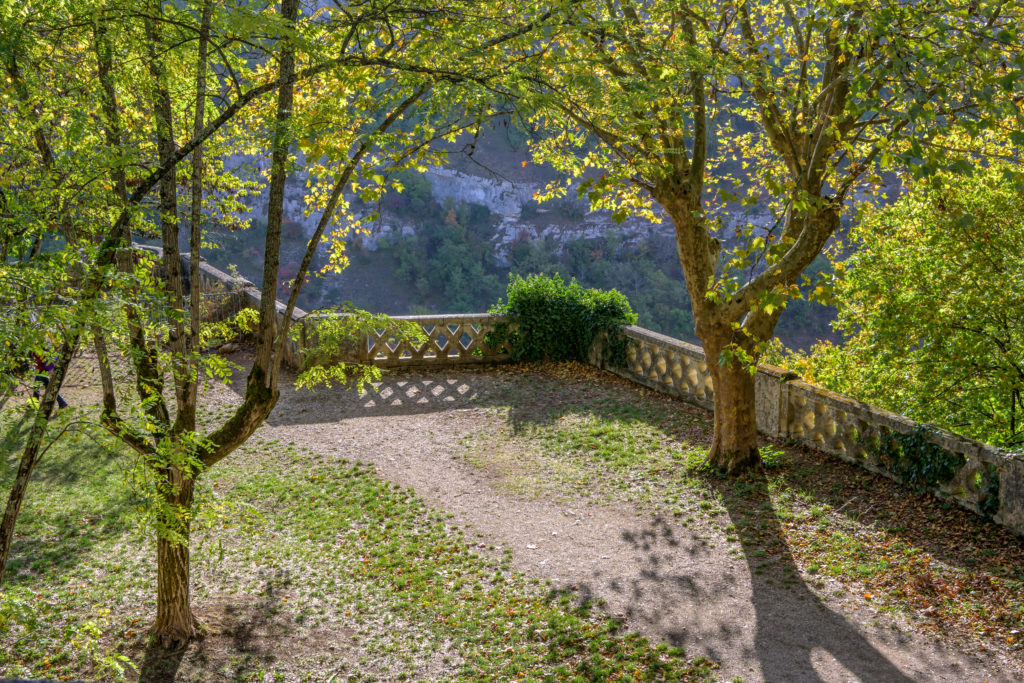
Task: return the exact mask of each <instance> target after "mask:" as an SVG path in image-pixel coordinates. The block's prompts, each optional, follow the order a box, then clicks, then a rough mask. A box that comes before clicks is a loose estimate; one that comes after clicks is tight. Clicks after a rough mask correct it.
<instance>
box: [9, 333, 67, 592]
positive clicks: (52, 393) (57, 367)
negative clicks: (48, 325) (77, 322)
mask: <svg viewBox="0 0 1024 683" xmlns="http://www.w3.org/2000/svg"><path fill="white" fill-rule="evenodd" d="M77 348H78V337H73V338H72V339H71V340H69V341H67V342H65V343H64V344H63V345H62V346H61V349H60V353H59V354H58V356H57V358H56V360H55V361H54V363H53V371H52V372H51V373H50V381H49V383H48V384H47V385H46V390H45V391H44V392H43V398H42V399H41V400H40V402H39V408H37V409H36V413H35V418H34V420H33V423H32V429H31V430H30V431H29V434H28V438H27V439H26V441H25V449H24V450H23V451H22V454H21V462H19V463H18V474H17V475H15V477H14V484H12V485H11V493H10V495H9V496H8V497H7V508H6V509H5V510H4V519H3V522H0V581H3V578H4V570H6V569H7V559H8V557H9V555H10V552H11V544H12V543H13V542H14V525H15V524H16V523H17V521H18V513H19V512H20V511H21V505H22V502H23V501H24V500H25V492H26V491H27V490H28V481H29V478H30V477H31V476H32V470H34V469H35V466H36V464H37V463H38V462H39V458H40V456H41V455H42V453H43V452H44V449H43V448H42V446H43V439H44V438H45V437H46V425H47V423H48V422H49V419H50V414H51V413H52V412H53V406H54V404H56V403H57V394H58V393H59V392H60V387H61V385H62V384H63V383H64V376H65V375H66V374H67V370H68V366H69V365H70V364H71V359H72V357H74V355H75V349H77Z"/></svg>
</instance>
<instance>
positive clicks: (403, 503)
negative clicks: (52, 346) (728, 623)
mask: <svg viewBox="0 0 1024 683" xmlns="http://www.w3.org/2000/svg"><path fill="white" fill-rule="evenodd" d="M129 457H131V456H129V455H127V454H125V453H123V452H110V451H107V450H103V449H100V450H99V451H97V450H89V449H88V447H87V446H86V445H85V444H84V443H71V442H67V443H61V442H59V443H58V444H57V445H56V446H55V447H54V448H53V449H51V451H50V452H49V453H48V454H47V458H46V460H45V461H44V464H43V465H42V466H41V468H40V470H39V474H38V478H37V479H35V480H34V481H33V486H32V488H31V489H30V491H29V499H28V500H29V503H28V504H27V505H26V506H25V509H24V510H23V512H22V517H21V519H20V520H19V536H18V540H17V543H16V544H15V547H14V549H13V551H12V555H13V557H14V558H15V562H14V563H13V564H12V573H11V575H10V576H11V581H10V583H9V584H8V585H7V586H5V588H4V589H3V592H2V593H0V672H3V674H4V675H12V676H24V677H43V676H46V677H83V678H86V679H89V680H115V679H118V678H120V677H122V676H124V675H130V673H131V667H132V664H131V662H130V661H129V658H130V659H131V660H133V661H134V663H135V664H134V665H135V666H138V667H141V666H142V659H143V656H144V653H145V651H146V637H145V635H144V626H145V625H146V624H147V623H149V622H150V620H151V619H152V618H153V608H152V604H153V597H154V596H153V593H154V590H155V588H154V585H155V581H154V578H155V577H154V568H153V566H152V555H153V553H152V552H151V545H152V542H151V541H150V540H149V539H148V536H147V535H146V534H145V533H140V532H139V531H138V530H137V528H136V526H135V525H134V523H133V521H132V519H131V516H130V515H129V509H130V507H131V504H132V502H133V501H132V499H131V494H130V489H129V488H127V487H126V486H125V485H124V482H123V477H122V476H121V471H122V470H123V469H124V468H125V465H126V462H127V459H128V458H129ZM67 473H73V476H68V475H67ZM205 481H206V484H205V485H204V488H203V496H204V497H205V499H206V500H205V503H206V504H207V505H208V506H209V507H212V508H215V509H220V510H222V511H223V514H221V516H219V517H215V518H213V521H212V522H210V523H209V525H208V526H207V527H205V528H203V529H199V530H197V532H196V533H195V535H194V544H193V591H194V605H195V607H196V609H197V613H198V614H199V615H200V616H201V617H202V618H204V620H206V621H207V622H208V625H209V626H210V631H211V632H210V635H209V636H208V637H207V639H206V641H204V642H202V643H199V644H197V645H194V646H192V647H191V648H189V650H188V651H187V652H186V653H185V654H184V655H183V657H182V660H181V662H180V668H179V671H178V676H179V678H180V679H181V680H209V679H210V678H211V677H226V678H230V679H232V680H265V679H266V678H267V677H271V678H272V679H273V680H327V679H328V678H330V677H331V676H332V675H334V676H335V677H336V678H335V680H403V679H405V680H421V679H422V678H424V677H425V676H426V675H427V672H428V671H429V672H430V673H429V676H430V677H432V678H440V679H443V680H472V681H480V680H553V681H554V680H587V681H605V680H613V679H622V680H650V681H696V680H704V679H705V678H706V676H707V675H708V671H709V666H708V665H707V664H705V663H702V662H701V661H693V662H691V661H688V660H687V659H686V658H685V657H684V655H683V653H682V652H681V651H679V650H677V649H674V648H668V647H664V646H657V647H655V646H652V645H651V644H649V643H648V642H647V641H646V640H645V639H644V638H642V637H640V636H637V635H635V634H622V633H620V632H619V625H618V623H617V622H614V621H610V620H608V619H606V618H603V617H601V616H599V615H598V614H595V613H593V612H592V611H591V608H590V606H589V605H588V604H583V605H580V604H578V603H579V600H578V599H577V598H576V596H575V595H574V594H573V593H572V592H571V591H569V592H553V591H550V590H545V589H544V588H543V587H541V586H537V585H534V584H532V583H530V581H529V580H528V579H526V578H525V577H523V576H522V575H520V574H518V573H515V572H513V571H512V570H511V569H510V557H509V555H508V554H507V553H506V554H505V555H503V556H500V557H492V556H481V555H478V554H476V553H474V552H473V551H472V550H471V549H470V548H471V544H470V543H468V542H467V540H466V539H465V538H463V535H462V533H461V531H460V530H459V529H457V528H453V527H452V526H450V525H449V524H448V523H447V522H446V520H447V515H445V514H443V513H441V512H439V511H436V510H431V509H429V508H427V507H426V506H425V505H424V503H423V502H422V501H421V500H420V499H419V498H417V497H416V496H415V495H414V494H413V493H412V492H411V491H409V490H405V489H401V488H399V487H396V486H394V485H392V484H389V483H388V482H385V481H383V480H381V479H380V478H379V477H378V476H377V475H376V473H375V472H374V470H373V469H372V468H370V467H368V466H364V465H360V464H358V463H356V464H352V463H345V462H338V461H331V460H327V459H324V458H319V457H317V456H316V455H315V454H310V453H305V452H302V451H299V450H297V449H295V448H284V447H282V444H279V443H274V442H260V441H259V440H258V439H254V440H253V441H251V442H250V444H248V445H247V446H246V447H244V448H243V449H241V450H240V451H239V452H237V453H236V454H235V455H233V456H232V457H231V458H229V459H228V460H226V461H224V462H223V463H221V465H218V467H216V468H214V469H213V470H211V471H210V472H209V473H208V475H207V477H206V478H205ZM8 482H9V478H8V477H5V478H4V479H3V480H2V482H0V483H2V484H4V485H6V484H7V483H8ZM50 542H57V543H61V544H63V545H62V546H61V553H62V554H63V556H64V557H63V558H58V557H56V556H55V555H54V554H53V553H51V552H50V551H49V550H48V546H47V544H48V543H50ZM118 667H120V668H118Z"/></svg>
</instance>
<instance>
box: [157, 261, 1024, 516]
mask: <svg viewBox="0 0 1024 683" xmlns="http://www.w3.org/2000/svg"><path fill="white" fill-rule="evenodd" d="M157 251H158V250H157ZM183 261H184V263H183V265H184V266H186V268H187V259H184V258H183ZM198 284H199V287H198V288H196V289H197V290H198V291H199V293H200V294H201V295H203V296H206V297H210V298H213V299H216V300H218V301H220V305H219V306H218V307H216V309H215V313H214V315H213V316H212V317H215V318H223V317H226V316H228V315H231V314H234V313H236V312H237V311H239V310H241V309H243V308H249V307H252V308H256V307H258V306H259V301H260V293H259V290H258V289H257V288H256V287H255V286H253V285H252V283H250V282H248V281H246V280H243V279H240V278H232V277H230V276H229V275H227V274H226V273H223V272H222V271H220V270H217V269H216V268H213V267H212V266H210V265H209V264H207V263H205V262H204V263H201V264H200V281H199V283H198ZM277 309H278V315H279V316H283V313H284V304H282V303H281V302H277ZM322 317H323V314H312V315H307V314H306V313H305V312H304V311H301V310H295V311H294V313H293V321H292V327H293V328H294V329H296V330H298V335H297V336H298V339H297V340H289V342H288V345H287V348H286V352H285V358H284V361H285V362H286V363H287V364H288V365H290V366H292V367H295V368H298V367H301V364H302V359H303V357H304V356H305V355H306V354H308V353H309V352H311V351H312V350H313V349H315V347H316V325H317V322H318V320H320V319H321V318H322ZM396 320H404V321H410V322H415V323H417V324H419V325H420V327H421V328H422V329H423V332H424V334H426V337H427V340H426V342H425V343H423V344H419V345H415V346H414V345H412V344H409V343H406V342H396V341H395V340H394V339H393V338H391V335H390V333H389V332H388V331H387V330H383V329H381V330H375V331H374V332H373V333H371V334H369V335H367V338H366V340H365V341H357V342H356V343H354V344H353V345H352V346H351V347H350V350H349V353H346V354H345V356H344V358H340V359H339V360H346V361H352V362H371V363H374V364H376V365H379V366H384V367H392V368H395V367H409V368H412V367H430V366H433V367H438V366H452V365H466V364H475V363H478V364H485V363H501V362H507V361H509V360H511V357H512V356H511V351H512V350H511V349H510V348H508V347H507V346H506V345H502V346H501V347H500V348H492V347H491V346H490V345H489V344H488V343H487V334H488V332H491V331H492V330H494V329H495V327H496V326H497V325H498V324H500V323H509V321H508V320H506V319H505V318H502V317H500V316H495V315H489V314H469V315H427V316H402V317H397V318H396ZM282 321H283V317H279V320H278V323H279V324H280V323H281V322H282ZM512 324H514V323H512ZM624 333H625V335H626V338H627V342H628V343H627V350H626V365H625V367H614V366H611V365H609V363H608V362H607V361H606V359H605V358H604V357H603V354H602V352H601V350H600V349H599V348H596V347H595V349H594V351H593V352H592V354H591V358H590V362H591V364H593V365H596V366H598V367H602V368H604V369H606V370H608V371H610V372H613V373H615V374H617V375H620V376H622V377H624V378H626V379H629V380H631V381H633V382H636V383H638V384H642V385H644V386H646V387H649V388H651V389H654V390H656V391H659V392H663V393H666V394H669V395H672V396H675V397H677V398H680V399H682V400H685V401H687V402H690V403H695V404H697V405H699V406H702V407H704V408H709V409H710V408H712V407H713V400H714V383H713V381H712V378H711V373H710V372H709V370H708V365H707V360H706V359H705V357H704V351H703V350H702V349H700V348H699V347H697V346H694V345H692V344H688V343H686V342H683V341H680V340H678V339H674V338H672V337H668V336H665V335H663V334H658V333H656V332H652V331H650V330H646V329H643V328H641V327H636V326H629V327H626V328H624ZM755 385H756V392H755V396H756V405H755V408H756V413H757V426H758V430H759V431H760V432H761V433H763V434H765V435H768V436H771V437H775V438H780V439H786V440H790V441H793V442H796V443H801V444H805V445H807V446H810V447H812V448H815V449H818V450H821V451H824V452H826V453H830V454H832V455H835V456H837V457H839V458H842V459H843V460H846V461H848V462H851V463H855V464H857V465H860V466H861V467H864V468H866V469H868V470H870V471H872V472H876V473H878V474H881V475H883V476H886V477H889V478H891V479H894V480H897V481H899V480H900V479H899V477H898V476H897V475H896V474H894V473H893V471H892V470H891V469H890V468H889V467H887V463H885V462H883V461H882V458H881V457H880V455H879V454H880V451H881V449H880V448H879V446H880V445H882V444H884V443H886V442H887V441H888V440H889V439H890V438H891V436H892V435H894V434H911V433H913V432H915V431H916V430H918V428H919V427H920V425H919V424H918V423H917V422H915V421H913V420H911V419H909V418H906V417H903V416H901V415H896V414H894V413H891V412H889V411H886V410H882V409H880V408H876V407H874V406H870V405H868V404H866V403H862V402H860V401H856V400H854V399H851V398H848V397H846V396H840V395H838V394H835V393H832V392H830V391H827V390H825V389H822V388H821V387H816V386H813V385H811V384H808V383H806V382H803V381H800V380H799V379H796V376H795V375H793V374H791V373H787V372H785V371H784V370H782V369H781V368H777V367H774V366H770V365H761V366H759V367H758V371H757V375H756V377H755ZM921 434H922V436H923V437H924V438H925V439H926V440H927V441H928V442H929V443H932V444H935V445H936V446H939V447H941V448H942V449H945V451H947V452H948V453H951V454H953V455H955V456H957V457H958V458H961V459H962V462H963V463H964V464H963V465H962V466H961V467H959V468H958V470H957V472H956V474H955V475H954V476H953V478H952V479H951V480H950V481H949V482H948V483H946V484H945V485H942V486H939V487H936V488H934V489H933V490H932V491H933V493H935V494H936V495H939V496H942V497H945V498H949V499H952V500H954V501H956V502H957V503H958V504H959V505H961V506H963V507H965V508H967V509H969V510H973V511H975V512H978V513H983V511H988V512H989V513H993V514H992V518H993V519H994V520H995V521H996V522H997V523H999V524H1002V525H1003V526H1005V527H1007V528H1009V529H1010V530H1012V531H1014V532H1015V533H1017V534H1018V535H1022V536H1024V457H1022V456H1021V455H1019V454H1014V453H1008V452H1006V451H1003V450H1001V449H999V448H996V447H994V446H989V445H987V444H983V443H980V442H978V441H973V440H971V439H967V438H964V437H961V436H958V435H956V434H953V433H951V432H947V431H944V430H940V429H932V428H929V429H928V430H926V431H924V432H921ZM995 482H998V485H997V486H993V484H995ZM996 488H997V489H998V493H995V489H996ZM994 495H997V496H998V505H995V502H996V501H994V500H992V498H991V496H994Z"/></svg>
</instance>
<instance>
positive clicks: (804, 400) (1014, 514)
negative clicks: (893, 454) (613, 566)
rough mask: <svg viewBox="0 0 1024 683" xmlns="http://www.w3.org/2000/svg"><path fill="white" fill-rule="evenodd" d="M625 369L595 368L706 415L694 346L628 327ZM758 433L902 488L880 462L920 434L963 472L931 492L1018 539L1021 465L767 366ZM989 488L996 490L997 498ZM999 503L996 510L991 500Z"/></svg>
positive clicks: (702, 362)
mask: <svg viewBox="0 0 1024 683" xmlns="http://www.w3.org/2000/svg"><path fill="white" fill-rule="evenodd" d="M625 334H626V337H627V339H628V347H627V352H626V367H624V368H616V367H608V366H607V365H606V364H604V363H603V362H601V361H600V360H599V359H595V364H596V365H600V366H602V367H605V369H607V370H609V371H610V372H613V373H615V374H617V375H620V376H622V377H625V378H627V379H629V380H632V381H634V382H636V383H638V384H642V385H644V386H646V387H650V388H652V389H654V390H656V391H660V392H663V393H666V394H670V395H672V396H676V397H678V398H681V399H683V400H685V401H688V402H690V403H695V404H697V405H699V406H703V407H705V408H712V406H713V399H714V386H713V382H712V379H711V374H710V372H709V371H708V366H707V362H706V359H705V357H704V351H703V350H702V349H701V348H700V347H697V346H694V345H693V344H687V343H686V342H683V341H680V340H678V339H673V338H672V337H667V336H665V335H662V334H657V333H655V332H651V331H650V330H645V329H643V328H641V327H636V326H629V327H627V328H626V329H625ZM755 383H756V412H757V428H758V431H760V432H761V433H762V434H766V435H768V436H772V437H776V438H780V439H787V440H791V441H794V442H797V443H801V444H804V445H807V446H810V447H811V448H815V449H818V450H820V451H824V452H826V453H830V454H832V455H835V456H836V457H839V458H842V459H843V460H846V461H847V462H851V463H854V464H857V465H860V466H861V467H864V468H865V469H868V470H871V471H872V472H876V473H878V474H881V475H883V476H886V477H889V478H890V479H894V480H897V481H900V477H898V476H897V475H896V474H894V473H893V472H892V471H891V469H890V468H889V463H887V462H885V459H884V457H882V456H881V455H880V446H881V445H882V444H884V443H886V442H887V441H888V440H890V439H891V438H892V436H893V435H895V434H914V433H917V434H920V435H921V436H922V437H923V438H924V439H925V440H926V441H927V442H928V443H931V444H934V445H936V446H938V447H940V448H941V449H943V450H945V451H946V452H948V453H949V454H952V455H953V456H955V457H956V458H958V459H959V460H962V462H963V464H962V465H961V466H960V467H959V468H958V469H957V471H956V474H955V475H954V476H953V478H952V479H951V480H950V481H949V482H948V483H946V484H944V485H942V486H937V487H934V488H933V489H932V492H933V493H935V494H936V495H939V496H941V497H944V498H950V499H952V500H954V501H956V503H957V504H959V505H961V506H962V507H965V508H967V509H969V510H972V511H974V512H977V513H979V514H981V513H982V512H983V510H987V511H989V512H992V513H993V515H992V517H993V519H994V520H995V521H996V522H997V523H999V524H1001V525H1003V526H1005V527H1007V528H1008V529H1011V530H1012V531H1013V532H1014V533H1016V534H1018V535H1022V536H1024V457H1022V456H1021V455H1020V454H1016V453H1009V452H1007V451H1004V450H1002V449H1000V448H996V447H995V446H990V445H988V444H984V443H981V442H978V441H974V440H972V439H968V438H965V437H962V436H959V435H957V434H953V433H952V432H947V431H945V430H941V429H936V428H931V427H929V428H927V429H925V430H919V427H921V426H922V425H919V424H918V423H917V422H915V421H914V420H911V419H910V418H907V417H904V416H902V415H897V414H895V413H891V412H889V411H887V410H883V409H881V408H876V407H874V406H871V405H868V404H866V403H863V402H861V401H857V400H855V399H852V398H849V397H847V396H841V395H839V394H835V393H833V392H831V391H828V390H826V389H822V388H821V387H817V386H814V385H812V384H808V383H807V382H803V381H801V380H799V379H797V378H796V377H795V376H794V375H793V374H791V373H787V372H785V371H784V370H782V369H781V368H777V367H774V366H771V365H761V366H759V367H758V371H757V376H756V378H755ZM995 482H998V489H997V491H996V490H995V489H996V487H995V486H994V484H995ZM995 495H998V505H996V501H995V500H993V499H992V498H991V497H992V496H995Z"/></svg>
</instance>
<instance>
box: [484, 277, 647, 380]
mask: <svg viewBox="0 0 1024 683" xmlns="http://www.w3.org/2000/svg"><path fill="white" fill-rule="evenodd" d="M506 294H507V296H508V303H504V302H501V301H499V302H498V303H497V304H495V305H494V306H493V307H491V310H490V312H491V313H498V314H500V315H507V316H509V317H510V318H513V319H514V320H515V323H514V327H513V328H510V327H508V326H505V327H503V328H502V329H500V330H498V331H496V332H495V333H493V334H494V335H495V336H496V337H497V338H498V339H499V340H500V338H501V337H503V336H505V335H507V338H508V339H509V341H510V342H511V347H512V348H513V350H514V351H513V355H514V357H515V358H516V359H517V360H532V361H537V360H579V361H586V360H587V359H588V357H589V354H590V350H591V347H592V346H593V344H594V342H595V340H597V339H598V338H599V337H601V336H604V337H606V338H607V344H608V347H607V352H608V358H609V360H610V362H612V363H614V364H622V363H623V362H624V359H625V339H624V337H623V335H622V331H621V330H622V326H623V325H632V324H635V323H636V314H635V313H633V309H632V308H630V306H629V301H628V300H627V299H626V297H624V296H623V295H622V294H620V293H619V292H617V291H614V290H612V291H608V292H603V291H601V290H598V289H586V288H584V287H582V286H581V285H580V284H579V283H578V282H576V280H570V281H569V283H568V284H566V283H565V282H564V281H563V280H562V278H561V276H560V275H558V274H557V273H556V274H555V275H553V276H546V275H529V276H527V277H525V278H522V277H519V276H515V275H513V276H512V277H511V278H510V279H509V284H508V289H507V292H506ZM489 343H494V342H489Z"/></svg>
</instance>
